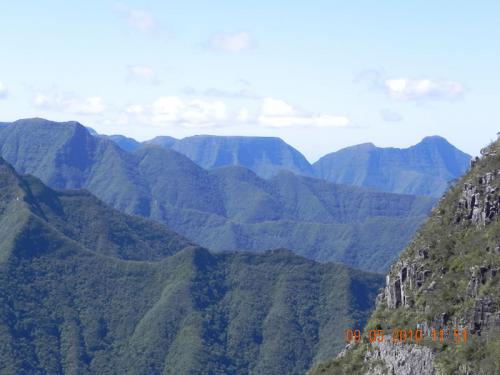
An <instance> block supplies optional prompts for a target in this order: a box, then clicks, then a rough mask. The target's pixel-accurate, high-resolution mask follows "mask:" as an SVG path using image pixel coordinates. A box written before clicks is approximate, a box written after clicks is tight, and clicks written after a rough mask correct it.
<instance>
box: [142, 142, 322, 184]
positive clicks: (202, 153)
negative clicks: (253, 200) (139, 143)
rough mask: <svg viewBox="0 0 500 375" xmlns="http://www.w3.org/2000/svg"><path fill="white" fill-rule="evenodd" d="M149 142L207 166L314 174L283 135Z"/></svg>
mask: <svg viewBox="0 0 500 375" xmlns="http://www.w3.org/2000/svg"><path fill="white" fill-rule="evenodd" d="M149 143H152V144H156V145H160V146H163V147H167V148H171V149H172V150H175V151H178V152H180V153H181V154H183V155H186V156H187V157H188V158H190V159H191V160H193V161H194V162H195V163H196V164H198V165H199V166H201V167H203V168H205V169H212V168H217V167H223V166H230V165H233V166H242V167H246V168H248V169H251V170H252V171H254V172H255V173H256V174H257V175H259V176H260V177H263V178H268V177H272V176H275V175H276V174H278V173H279V172H280V171H283V170H285V171H290V172H293V173H296V174H299V175H306V176H312V174H313V170H312V167H311V165H310V164H309V162H308V161H307V160H306V158H305V157H304V156H303V155H302V154H301V153H300V152H299V151H297V150H296V149H294V148H293V147H292V146H290V145H288V144H287V143H285V142H284V141H283V140H282V139H280V138H274V137H222V136H213V135H197V136H194V137H187V138H183V139H180V140H175V139H173V138H170V137H157V138H155V139H153V140H151V141H149Z"/></svg>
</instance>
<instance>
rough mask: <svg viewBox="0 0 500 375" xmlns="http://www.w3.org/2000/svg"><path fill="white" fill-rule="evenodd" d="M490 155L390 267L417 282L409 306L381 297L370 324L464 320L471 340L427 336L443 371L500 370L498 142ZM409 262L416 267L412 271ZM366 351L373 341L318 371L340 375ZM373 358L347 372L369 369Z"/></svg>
mask: <svg viewBox="0 0 500 375" xmlns="http://www.w3.org/2000/svg"><path fill="white" fill-rule="evenodd" d="M485 155H486V156H484V157H483V158H481V159H480V160H477V161H476V162H475V166H474V168H472V169H471V170H470V171H469V173H467V174H466V175H465V176H464V177H463V178H462V179H461V180H460V181H459V182H458V183H457V184H455V186H454V187H452V188H451V189H450V190H449V191H448V193H447V194H446V195H445V197H444V198H443V199H442V200H441V202H440V204H439V205H438V207H437V208H435V209H434V210H433V213H432V215H431V217H430V218H429V220H428V221H427V223H426V224H425V225H424V226H423V227H422V229H421V230H420V231H419V233H418V234H417V235H416V236H415V238H414V239H413V240H412V242H411V244H410V245H409V246H408V248H407V249H406V250H405V251H404V252H403V253H402V254H401V256H400V258H399V260H398V261H397V262H396V263H395V264H394V265H393V266H392V268H391V270H390V272H389V276H390V280H392V281H394V280H395V279H396V278H397V277H399V275H401V272H402V269H403V268H404V269H405V270H407V271H405V277H407V278H408V279H411V282H412V283H413V285H410V284H409V280H407V281H406V284H405V298H406V303H405V304H404V306H402V305H398V306H397V307H396V308H394V307H393V306H392V307H391V306H389V305H388V302H387V299H385V300H382V303H380V304H378V306H377V309H376V311H375V312H374V313H373V315H372V317H371V319H370V321H369V322H368V323H367V326H366V327H365V331H366V330H368V329H372V328H375V327H377V328H382V329H385V330H388V331H390V330H391V329H392V328H394V327H417V324H418V323H422V322H427V323H428V324H429V325H431V326H440V325H444V326H445V327H448V329H455V328H459V327H464V328H465V329H467V330H468V332H469V336H470V338H469V340H468V343H467V344H461V345H457V344H455V343H451V344H439V343H434V342H432V340H430V339H429V340H424V342H423V345H425V346H429V347H431V348H432V349H433V350H434V354H435V368H437V369H439V371H440V372H441V373H442V374H445V375H456V374H474V375H487V374H488V375H490V374H498V373H500V360H499V358H500V327H499V326H498V322H499V319H500V272H498V271H499V270H500V220H499V217H500V216H499V215H500V212H499V210H498V203H497V202H499V194H498V192H499V191H500V178H499V171H500V142H497V143H494V144H492V145H490V146H489V147H487V148H486V149H485ZM472 197H473V198H472ZM467 199H473V201H472V202H473V203H472V204H471V203H470V202H469V203H467ZM471 205H472V206H471ZM486 213H488V214H486ZM483 214H484V215H483ZM488 215H489V219H488V218H487V217H488ZM410 269H412V270H415V272H416V273H414V274H413V275H410V274H409V273H407V272H409V271H408V270H410ZM418 272H421V273H420V274H418ZM406 275H408V276H406ZM418 275H425V277H424V278H420V276H418ZM418 280H420V281H421V285H419V284H417V283H416V281H418ZM390 285H393V284H390ZM390 285H389V286H390ZM386 293H387V289H386ZM386 297H387V296H386ZM367 350H370V349H369V346H364V347H363V346H359V347H358V348H357V349H356V351H352V353H348V355H346V356H344V357H342V358H338V359H336V360H334V361H332V362H330V363H329V364H327V365H323V366H321V367H319V369H320V370H321V371H322V372H321V371H320V370H318V371H316V372H313V374H320V373H324V374H336V373H337V372H335V371H338V369H341V368H347V367H348V366H354V364H355V363H354V362H353V361H354V359H355V356H358V357H359V356H364V355H365V354H366V352H367ZM358 357H356V358H358ZM358 359H359V358H358ZM368 365H369V364H368V363H365V367H364V368H360V369H357V370H356V371H354V370H353V372H349V373H352V374H364V373H365V371H366V369H367V366H368ZM324 369H328V371H326V370H324Z"/></svg>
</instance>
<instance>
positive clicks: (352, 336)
mask: <svg viewBox="0 0 500 375" xmlns="http://www.w3.org/2000/svg"><path fill="white" fill-rule="evenodd" d="M425 337H428V338H429V340H431V341H433V342H440V343H445V342H450V341H451V342H454V343H455V344H466V343H467V340H468V339H469V333H468V332H467V329H431V330H430V331H428V332H424V330H423V329H421V328H417V329H402V328H394V329H392V330H384V329H370V330H368V331H367V332H366V338H367V339H368V340H369V341H370V343H376V342H379V343H384V342H390V343H393V344H397V343H414V344H420V343H421V342H422V341H423V340H424V338H425ZM362 338H363V334H362V333H361V331H360V330H358V329H356V330H353V329H351V328H348V329H346V331H345V340H346V342H348V343H355V344H357V343H359V342H361V340H362Z"/></svg>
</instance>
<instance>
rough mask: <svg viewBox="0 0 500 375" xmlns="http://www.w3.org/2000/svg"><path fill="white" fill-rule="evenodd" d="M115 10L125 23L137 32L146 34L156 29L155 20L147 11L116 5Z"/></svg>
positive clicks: (156, 23)
mask: <svg viewBox="0 0 500 375" xmlns="http://www.w3.org/2000/svg"><path fill="white" fill-rule="evenodd" d="M116 8H117V9H118V11H119V12H120V13H121V14H122V16H123V18H124V19H125V22H126V23H127V24H128V25H129V26H130V27H132V28H134V29H136V30H138V31H141V32H148V31H152V30H154V29H156V28H157V27H158V22H157V20H156V18H155V17H154V15H153V13H151V12H150V11H148V10H144V9H133V8H130V7H129V6H127V5H125V4H118V5H117V6H116Z"/></svg>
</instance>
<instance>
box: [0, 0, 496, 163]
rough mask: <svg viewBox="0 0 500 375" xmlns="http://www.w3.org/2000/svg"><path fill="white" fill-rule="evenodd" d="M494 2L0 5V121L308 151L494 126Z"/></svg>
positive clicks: (484, 138)
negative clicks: (233, 139)
mask: <svg viewBox="0 0 500 375" xmlns="http://www.w3.org/2000/svg"><path fill="white" fill-rule="evenodd" d="M499 40H500V3H499V2H495V1H475V2H472V1H434V2H431V1H426V2H422V1H418V2H417V1H411V2H410V1H332V0H330V1H319V0H316V1H314V0H312V1H307V2H306V1H287V2H284V1H276V0H267V1H259V0H256V1H253V2H245V3H243V2H238V1H234V0H233V1H206V0H205V1H190V0H185V1H182V2H170V1H140V2H139V1H126V2H116V1H90V0H89V1H85V2H83V1H53V0H45V1H43V2H42V1H17V2H3V4H1V5H0V121H11V120H15V119H18V118H26V117H34V116H38V117H45V118H49V119H53V120H77V121H80V122H81V123H83V124H85V125H87V126H91V127H93V128H95V129H96V130H97V131H99V132H101V133H105V134H111V133H120V134H124V135H129V136H132V137H135V138H137V139H139V140H145V139H149V138H151V137H153V136H155V135H171V136H175V137H183V136H188V135H194V134H220V135H261V136H279V137H281V138H283V139H285V140H286V141H287V142H289V143H290V144H292V145H293V146H295V147H296V148H298V149H299V150H300V151H302V152H303V153H304V154H305V155H306V156H307V157H308V159H310V160H311V161H315V160H316V159H317V158H319V157H320V156H322V155H323V154H326V153H328V152H331V151H335V150H337V149H339V148H342V147H345V146H349V145H353V144H357V143H363V142H373V143H375V144H377V145H379V146H395V147H406V146H409V145H411V144H415V143H417V142H418V141H420V139H421V138H423V137H425V136H427V135H435V134H438V135H442V136H444V137H446V138H448V140H450V142H452V143H454V144H455V145H457V146H458V147H459V148H461V149H463V150H464V151H467V152H469V153H472V154H477V153H478V151H479V149H480V148H481V147H482V146H483V145H484V144H486V143H487V142H488V141H490V140H491V139H494V138H495V134H496V132H497V131H500V119H499V116H498V110H497V107H498V103H499V89H500V69H499V68H498V67H499V66H500V48H499V43H500V42H499Z"/></svg>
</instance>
